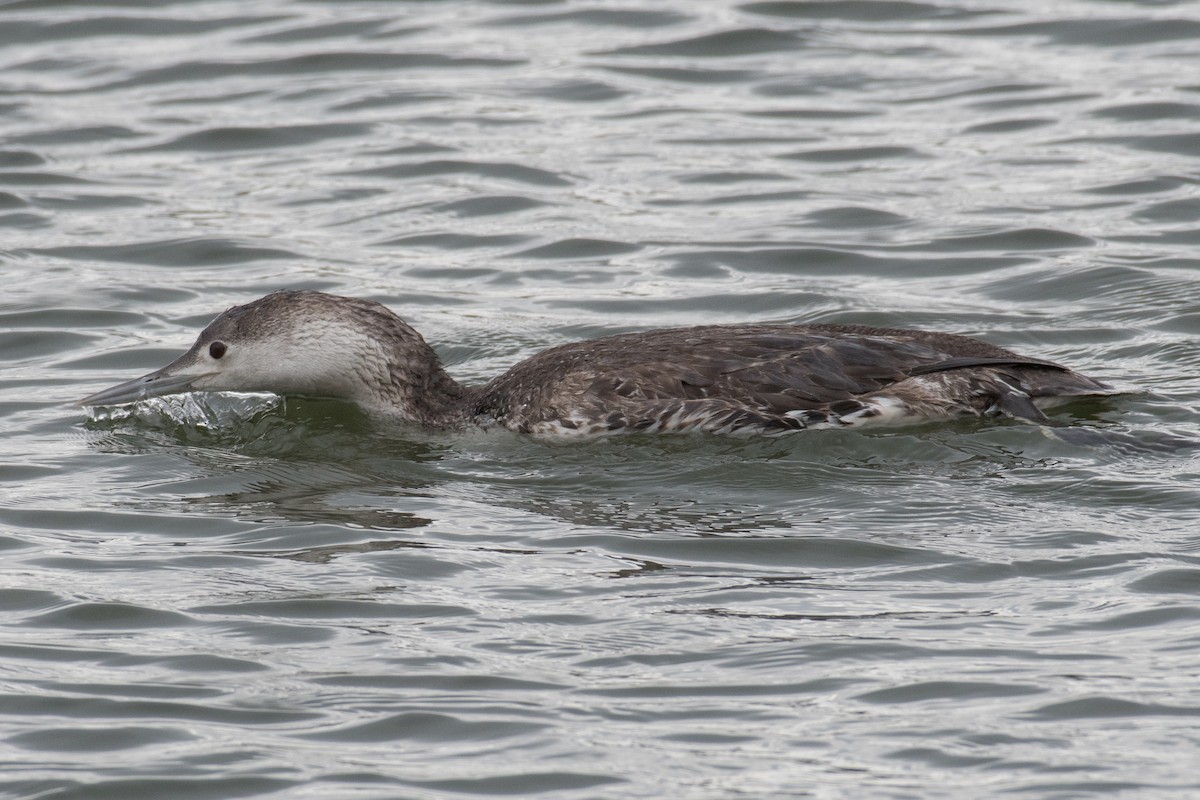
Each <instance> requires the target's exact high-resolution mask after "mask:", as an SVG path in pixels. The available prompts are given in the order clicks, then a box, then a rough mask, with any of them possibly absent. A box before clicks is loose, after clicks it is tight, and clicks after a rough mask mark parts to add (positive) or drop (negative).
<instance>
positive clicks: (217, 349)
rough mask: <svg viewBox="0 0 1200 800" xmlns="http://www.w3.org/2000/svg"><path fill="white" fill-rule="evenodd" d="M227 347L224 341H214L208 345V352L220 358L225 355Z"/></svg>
mask: <svg viewBox="0 0 1200 800" xmlns="http://www.w3.org/2000/svg"><path fill="white" fill-rule="evenodd" d="M226 349H227V348H226V347H225V343H224V342H213V343H212V344H210V345H209V346H208V354H209V355H210V356H212V357H213V358H220V357H221V356H223V355H225V350H226Z"/></svg>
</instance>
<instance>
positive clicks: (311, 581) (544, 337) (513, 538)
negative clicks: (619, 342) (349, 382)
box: [0, 0, 1200, 800]
mask: <svg viewBox="0 0 1200 800" xmlns="http://www.w3.org/2000/svg"><path fill="white" fill-rule="evenodd" d="M1198 183H1200V5H1197V4H1196V3H1194V2H1170V1H1169V0H1168V1H1166V2H1150V1H1147V2H1101V1H1100V0H1088V1H1084V0H1077V1H1076V0H1063V1H1062V2H1054V3H1045V2H1041V0H1024V2H1022V1H1021V0H1015V1H1012V2H1003V3H1001V2H976V1H975V0H947V2H887V1H884V0H881V1H879V2H873V1H871V0H841V1H840V2H839V1H834V2H824V1H823V0H813V1H811V2H742V3H737V2H724V1H723V0H722V1H721V2H716V1H714V2H683V1H682V0H672V1H671V2H656V3H632V2H630V3H621V2H599V0H597V1H596V2H585V1H584V0H578V1H577V2H576V1H572V0H563V1H562V2H555V1H554V0H549V1H547V2H470V3H466V2H464V3H459V2H421V3H378V2H333V1H332V0H312V1H311V2H287V1H285V0H266V1H264V2H257V3H243V2H237V1H236V0H211V1H205V2H189V1H188V0H180V1H179V2H169V3H162V2H148V1H147V2H117V0H112V1H111V2H108V3H105V2H95V3H76V2H68V1H67V0H64V1H63V2H54V1H53V0H16V1H11V0H10V1H9V2H4V3H0V278H3V291H2V292H0V365H2V366H0V420H2V422H0V426H2V427H0V430H2V433H0V556H2V558H3V562H2V566H0V796H2V797H6V798H9V797H11V798H29V799H31V800H32V798H38V799H39V800H40V799H42V798H55V800H57V799H58V798H87V800H94V799H96V798H123V799H124V798H131V797H137V798H172V799H175V798H242V797H253V798H283V797H287V798H302V797H312V798H372V799H374V798H381V799H382V798H421V799H422V800H424V799H427V798H428V799H433V798H437V799H438V800H440V799H441V798H461V797H498V796H503V797H553V798H571V799H572V800H574V799H575V798H698V799H699V798H704V799H708V798H714V799H715V798H721V799H722V800H725V799H726V798H730V799H731V798H802V797H811V798H954V799H955V800H960V799H961V798H983V797H997V798H1000V797H1029V798H1055V799H1056V800H1057V799H1059V798H1091V797H1122V798H1124V797H1137V798H1159V797H1163V798H1168V797H1169V798H1192V797H1196V796H1200V777H1198V776H1200V773H1198V772H1197V769H1196V764H1197V758H1198V756H1197V753H1198V752H1200V750H1198V748H1200V464H1198V461H1197V455H1196V452H1197V451H1196V443H1197V441H1198V440H1200V429H1198V424H1200V388H1198V382H1197V373H1198V372H1200V345H1198V344H1197V336H1198V334H1200V259H1198V258H1197V255H1196V249H1197V246H1198V245H1200V224H1198V223H1200V190H1198V188H1197V185H1198ZM281 288H293V289H296V288H308V289H321V290H327V291H332V292H337V293H342V294H350V295H356V296H362V297H369V298H372V299H375V300H379V301H381V302H384V303H386V304H387V305H389V306H390V307H392V308H393V309H394V310H396V311H397V312H398V313H400V314H401V315H402V316H404V317H405V318H406V319H407V320H409V321H410V322H411V323H412V324H413V325H414V326H415V327H417V328H418V329H419V330H421V331H422V332H423V333H424V334H425V335H426V337H427V338H428V339H429V340H430V342H431V343H433V344H434V345H435V347H436V348H437V349H438V350H439V352H440V353H441V354H442V356H443V358H444V360H445V361H446V363H447V365H448V367H449V368H450V370H451V371H452V372H453V373H454V374H455V375H456V376H457V377H459V378H460V379H462V380H464V381H467V382H475V381H481V380H485V379H487V378H489V377H491V376H492V375H495V374H497V373H498V372H499V371H501V370H502V369H504V368H505V367H506V366H508V365H509V364H511V363H513V362H515V361H516V360H518V359H520V358H522V357H524V356H527V355H530V354H532V353H534V352H537V351H538V350H540V349H543V348H545V347H549V346H552V345H555V344H559V343H562V342H567V341H572V340H576V339H580V338H586V337H590V336H597V335H603V334H607V333H615V332H621V331H631V330H644V329H648V328H652V327H662V326H670V325H688V324H701V323H719V322H745V321H817V320H819V321H828V322H861V323H868V324H877V325H889V326H905V327H920V328H930V329H939V330H947V331H953V332H958V333H966V334H972V335H978V336H981V337H983V338H986V339H988V340H989V341H992V342H995V343H997V344H1001V345H1005V346H1010V347H1013V348H1016V349H1018V350H1020V351H1022V352H1027V353H1029V354H1030V355H1034V356H1038V357H1042V358H1048V359H1052V360H1056V361H1060V362H1063V363H1066V364H1070V365H1072V366H1073V367H1076V368H1078V369H1079V370H1081V371H1083V372H1085V373H1087V374H1090V375H1093V376H1095V377H1097V378H1100V379H1102V380H1105V381H1109V382H1112V383H1115V384H1117V385H1119V386H1120V387H1122V388H1123V389H1124V390H1125V391H1124V393H1123V394H1121V395H1120V396H1117V397H1114V398H1111V399H1108V400H1103V401H1081V402H1077V403H1073V404H1072V405H1070V406H1068V407H1066V408H1064V409H1062V410H1061V411H1059V412H1057V413H1056V415H1055V420H1056V422H1057V423H1060V424H1061V425H1062V426H1063V427H1062V429H1061V430H1062V431H1063V432H1065V433H1062V435H1059V434H1057V433H1056V430H1058V429H1054V430H1052V429H1049V428H1044V427H1040V426H1036V425H1030V424H1025V423H1020V422H1014V421H1004V420H992V421H984V422H973V421H972V422H962V423H954V424H949V425H940V426H939V425H929V426H917V427H911V428H900V429H894V430H884V431H879V432H865V433H860V432H854V431H817V432H810V433H804V434H798V435H794V436H791V437H783V438H776V439H749V440H742V439H720V438H711V437H709V438H706V437H675V438H672V437H660V438H654V437H643V438H637V437H631V438H622V439H610V440H603V441H593V442H569V443H562V442H545V441H537V440H531V439H526V438H521V437H519V436H516V435H511V434H507V433H491V434H483V433H468V434H432V433H426V432H420V431H414V430H407V429H401V428H397V429H386V428H381V427H380V426H379V425H377V424H375V423H373V422H372V421H370V420H368V419H366V418H365V417H363V416H362V415H361V414H360V413H358V412H357V411H356V410H354V409H353V408H348V407H346V406H345V405H343V404H338V403H333V402H325V401H316V400H303V399H288V400H287V401H286V402H285V403H282V404H278V403H275V402H272V401H267V400H262V399H259V400H254V399H243V400H242V401H229V402H231V403H234V405H227V406H225V407H224V410H223V411H222V410H220V409H218V410H216V411H214V410H212V409H208V410H207V411H205V410H204V408H205V407H203V406H201V405H196V404H193V405H191V406H187V407H186V408H185V409H184V410H185V411H186V410H187V409H191V411H188V413H186V414H183V415H182V416H180V415H174V414H172V413H159V412H161V410H162V409H159V410H158V411H155V410H154V409H143V410H141V411H138V412H135V413H134V414H133V415H132V416H126V417H125V418H122V419H111V418H99V419H94V420H92V421H87V419H86V416H85V413H84V411H83V410H81V409H78V408H74V407H72V406H71V405H70V404H71V403H72V402H73V401H74V400H76V399H78V398H79V397H82V396H84V395H86V394H88V393H91V392H93V391H96V390H98V389H100V388H103V387H104V386H107V385H110V384H112V383H115V382H117V381H119V380H124V379H127V378H131V377H134V376H136V375H138V374H141V373H143V372H146V371H149V370H151V369H154V368H156V367H159V366H161V365H162V364H164V363H166V362H167V361H168V360H170V359H171V358H173V357H174V355H175V354H177V353H178V352H180V351H181V350H182V349H184V348H185V347H186V346H188V345H189V344H190V342H191V341H192V339H193V338H194V336H195V334H196V333H197V332H198V331H199V329H200V328H201V327H203V325H205V324H206V323H207V322H208V321H209V320H210V319H211V318H212V317H213V316H214V315H215V314H216V313H218V312H219V311H221V310H223V309H224V308H227V307H229V306H231V305H235V304H240V303H244V302H247V301H249V300H252V299H254V298H256V297H258V296H260V295H262V294H264V293H266V292H269V291H273V290H276V289H281ZM178 402H180V403H186V402H189V401H186V400H180V401H178ZM237 402H242V403H245V405H242V406H238V405H237ZM181 408H182V407H181ZM181 420H182V421H181Z"/></svg>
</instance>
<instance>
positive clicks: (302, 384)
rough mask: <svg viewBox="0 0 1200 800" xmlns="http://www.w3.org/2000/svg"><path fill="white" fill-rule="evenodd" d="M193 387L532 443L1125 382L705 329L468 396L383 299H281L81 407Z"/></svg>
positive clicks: (649, 336) (860, 415) (548, 357)
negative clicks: (310, 400) (518, 436)
mask: <svg viewBox="0 0 1200 800" xmlns="http://www.w3.org/2000/svg"><path fill="white" fill-rule="evenodd" d="M189 391H269V392H275V393H277V394H281V395H307V396H319V397H331V398H340V399H344V400H349V401H351V402H353V403H356V404H357V405H359V406H361V407H362V408H363V409H365V410H366V411H367V412H368V413H370V414H373V415H377V416H381V417H386V418H390V419H398V420H402V421H404V422H407V423H411V424H414V425H418V426H422V427H425V428H433V429H465V428H471V427H482V428H492V427H503V428H508V429H511V430H514V431H518V432H521V433H530V434H550V435H577V436H590V435H604V434H613V433H637V432H642V433H678V432H689V431H696V432H707V433H718V434H739V433H761V434H777V433H787V432H791V431H799V430H804V429H811V428H837V427H847V426H862V425H868V424H872V423H880V422H893V423H895V422H918V421H921V420H931V419H948V418H953V417H960V416H968V417H969V416H989V415H991V416H994V415H1000V414H1006V415H1009V416H1013V417H1019V418H1022V419H1027V420H1033V421H1038V422H1045V421H1047V418H1046V417H1045V415H1044V414H1043V413H1042V411H1041V410H1040V409H1039V408H1038V403H1041V402H1044V401H1048V400H1052V399H1054V398H1061V397H1069V396H1074V395H1090V394H1108V393H1111V391H1112V389H1111V387H1109V386H1107V385H1106V384H1104V383H1101V382H1100V381H1097V380H1094V379H1092V378H1088V377H1086V376H1084V375H1081V374H1079V373H1077V372H1074V371H1073V370H1071V369H1068V368H1067V367H1064V366H1062V365H1060V364H1056V363H1053V362H1051V361H1044V360H1042V359H1038V358H1029V357H1027V356H1023V355H1019V354H1017V353H1014V352H1012V351H1011V350H1005V349H1004V348H1001V347H997V346H995V345H991V344H988V343H986V342H983V341H980V340H978V339H972V338H969V337H966V336H959V335H955V334H949V333H935V332H929V331H919V330H903V329H896V328H873V327H868V326H865V325H834V324H825V323H818V324H811V325H788V324H749V325H704V326H699V327H691V328H672V329H665V330H654V331H648V332H645V333H624V334H617V335H615V336H606V337H604V338H600V339H592V340H589V341H582V342H575V343H572V344H565V345H560V346H558V347H552V348H550V349H549V350H545V351H543V352H541V353H538V354H537V355H534V356H532V357H531V358H528V359H526V360H525V361H522V362H520V363H519V364H517V365H516V366H514V367H512V368H511V369H509V370H508V371H507V372H505V373H504V374H502V375H500V376H498V377H496V378H494V379H493V380H491V381H490V382H488V383H486V384H484V385H482V386H463V385H461V384H459V383H458V382H456V381H455V380H454V379H453V378H451V377H450V375H449V374H447V373H446V371H445V369H443V367H442V364H441V361H440V359H439V358H438V356H437V354H436V353H435V352H434V350H433V348H432V347H430V346H429V345H428V344H427V343H426V342H425V340H424V339H423V338H421V335H420V334H419V333H417V332H416V331H415V330H414V329H413V328H412V327H410V326H409V325H408V324H407V323H405V322H404V321H403V320H402V319H400V318H399V317H398V316H396V315H395V314H393V313H392V312H391V311H389V310H388V309H387V308H386V307H384V306H383V305H380V304H379V303H376V302H373V301H370V300H362V299H357V298H353V297H339V296H336V295H330V294H324V293H322V292H312V291H281V292H275V293H273V294H269V295H267V296H266V297H263V298H260V299H258V300H255V301H254V302H251V303H247V304H246V305H242V306H235V307H233V308H231V309H229V310H228V311H226V312H225V313H223V314H221V315H220V316H218V317H217V318H216V319H215V320H214V321H213V322H212V323H211V324H210V325H209V326H208V327H207V328H205V329H204V330H203V331H202V332H201V333H200V336H199V338H197V339H196V342H195V344H193V345H192V347H191V349H189V350H188V351H187V352H186V353H184V354H183V355H181V356H180V357H179V358H177V359H175V360H174V361H172V362H171V363H170V364H168V365H167V366H165V367H163V368H162V369H159V370H157V371H155V372H151V373H150V374H148V375H143V376H142V377H140V378H136V379H134V380H131V381H127V382H125V383H122V384H119V385H117V386H113V387H111V388H109V389H105V390H104V391H102V392H97V393H96V394H93V395H90V396H88V397H85V398H83V399H82V400H80V401H79V402H78V405H81V406H100V405H117V404H123V403H132V402H136V401H138V400H142V399H145V398H151V397H159V396H162V395H169V394H178V393H181V392H189Z"/></svg>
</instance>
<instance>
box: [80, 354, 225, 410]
mask: <svg viewBox="0 0 1200 800" xmlns="http://www.w3.org/2000/svg"><path fill="white" fill-rule="evenodd" d="M173 366H175V365H174V364H170V365H168V366H165V367H163V368H162V369H160V370H155V371H154V372H151V373H150V374H149V375H143V376H142V377H140V378H134V379H133V380H131V381H125V383H118V384H117V385H116V386H110V387H109V388H107V389H105V390H103V391H100V392H96V393H95V394H91V395H88V396H87V397H85V398H83V399H82V400H77V401H76V402H75V405H77V406H117V405H122V404H124V403H136V402H137V401H138V400H145V399H147V398H150V397H162V396H163V395H167V394H179V393H180V392H186V391H187V390H188V389H190V388H191V387H192V383H193V382H195V381H196V380H198V379H199V378H203V377H205V376H204V375H203V374H197V375H172V374H171V372H170V370H171V367H173Z"/></svg>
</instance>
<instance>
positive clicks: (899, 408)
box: [841, 397, 922, 427]
mask: <svg viewBox="0 0 1200 800" xmlns="http://www.w3.org/2000/svg"><path fill="white" fill-rule="evenodd" d="M863 405H864V406H866V408H864V409H863V410H861V411H854V412H852V413H850V414H846V415H845V416H843V417H842V418H841V420H842V424H843V425H851V426H854V427H865V426H867V425H904V424H907V423H911V422H916V421H918V420H920V419H922V417H920V416H918V415H916V414H914V413H912V409H911V408H909V407H908V404H907V403H905V402H904V401H903V400H900V399H897V398H895V397H872V398H871V399H870V400H867V401H864V402H863Z"/></svg>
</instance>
